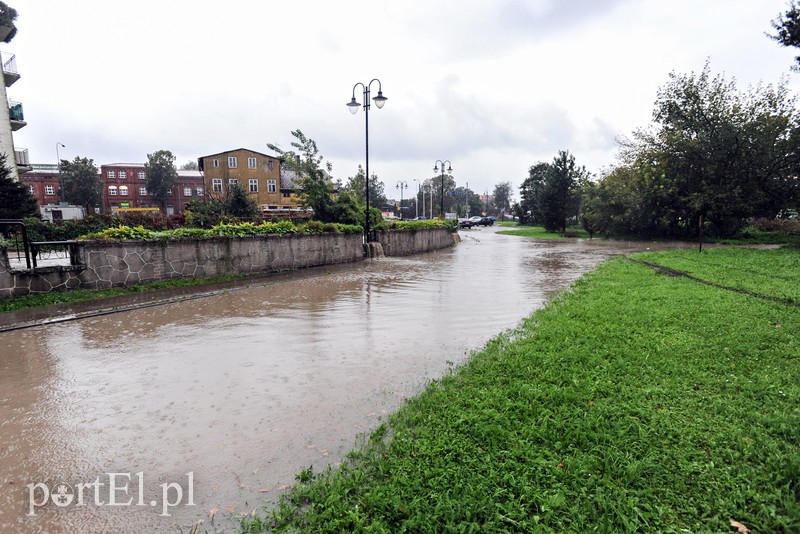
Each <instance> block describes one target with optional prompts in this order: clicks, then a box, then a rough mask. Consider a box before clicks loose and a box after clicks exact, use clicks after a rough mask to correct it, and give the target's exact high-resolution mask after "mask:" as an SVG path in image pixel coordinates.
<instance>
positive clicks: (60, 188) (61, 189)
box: [56, 141, 67, 202]
mask: <svg viewBox="0 0 800 534" xmlns="http://www.w3.org/2000/svg"><path fill="white" fill-rule="evenodd" d="M58 147H61V148H67V147H66V146H64V144H63V143H61V142H60V141H56V162H57V163H58V200H59V202H66V201H67V199H66V198H64V183H63V182H62V181H61V156H59V154H58Z"/></svg>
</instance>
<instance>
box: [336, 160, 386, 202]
mask: <svg viewBox="0 0 800 534" xmlns="http://www.w3.org/2000/svg"><path fill="white" fill-rule="evenodd" d="M345 189H347V190H348V191H350V193H352V194H353V196H354V197H355V198H356V200H357V201H358V203H359V204H364V205H365V206H366V196H365V195H366V184H365V183H364V168H363V167H361V165H359V166H358V172H356V175H355V176H351V177H350V178H348V179H347V185H345ZM369 205H370V207H375V208H383V207H385V206H388V205H389V200H388V199H387V198H386V192H385V185H384V183H383V182H382V181H380V180H379V179H378V175H377V174H375V173H372V176H370V179H369Z"/></svg>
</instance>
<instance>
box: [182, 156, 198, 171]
mask: <svg viewBox="0 0 800 534" xmlns="http://www.w3.org/2000/svg"><path fill="white" fill-rule="evenodd" d="M198 169H199V167H198V166H197V162H196V161H195V160H193V159H190V160H189V161H187V162H186V163H184V164H183V165H181V169H180V170H182V171H196V170H198Z"/></svg>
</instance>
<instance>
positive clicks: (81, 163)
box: [61, 156, 103, 213]
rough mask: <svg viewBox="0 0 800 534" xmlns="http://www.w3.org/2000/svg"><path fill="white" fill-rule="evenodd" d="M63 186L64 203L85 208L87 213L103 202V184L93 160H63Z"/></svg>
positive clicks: (77, 158)
mask: <svg viewBox="0 0 800 534" xmlns="http://www.w3.org/2000/svg"><path fill="white" fill-rule="evenodd" d="M61 184H62V187H63V189H62V195H63V196H62V198H63V199H64V201H65V202H69V203H70V204H76V205H78V206H83V207H84V208H85V209H86V213H89V211H90V208H93V207H94V206H99V205H100V203H101V201H102V190H103V184H102V182H101V181H100V174H99V172H98V170H97V165H95V164H94V160H93V159H90V158H81V157H79V156H75V159H74V160H72V161H67V160H61Z"/></svg>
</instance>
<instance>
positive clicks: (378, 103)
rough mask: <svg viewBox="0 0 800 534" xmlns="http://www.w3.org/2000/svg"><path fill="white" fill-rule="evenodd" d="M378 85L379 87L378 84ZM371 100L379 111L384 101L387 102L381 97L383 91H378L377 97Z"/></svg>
mask: <svg viewBox="0 0 800 534" xmlns="http://www.w3.org/2000/svg"><path fill="white" fill-rule="evenodd" d="M378 85H380V84H378ZM372 100H373V102H375V105H376V106H378V109H381V108H382V107H383V105H384V104H385V103H386V101H387V100H389V99H388V98H386V97H385V96H383V91H381V90H380V89H378V96H376V97H375V98H373V99H372Z"/></svg>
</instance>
